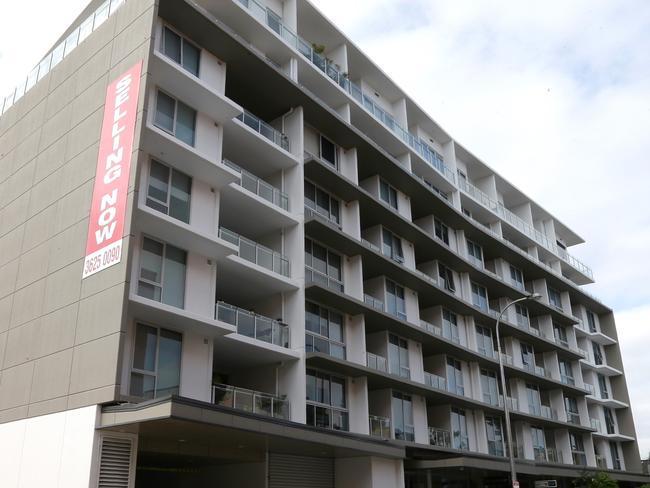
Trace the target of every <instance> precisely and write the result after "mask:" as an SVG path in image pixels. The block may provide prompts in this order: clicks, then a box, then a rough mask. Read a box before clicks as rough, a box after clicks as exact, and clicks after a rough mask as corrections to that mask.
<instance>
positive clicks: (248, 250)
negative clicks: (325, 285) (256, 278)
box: [219, 227, 290, 278]
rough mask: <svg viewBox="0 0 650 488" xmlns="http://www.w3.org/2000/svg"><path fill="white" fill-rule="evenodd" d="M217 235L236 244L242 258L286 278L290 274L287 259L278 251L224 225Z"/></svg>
mask: <svg viewBox="0 0 650 488" xmlns="http://www.w3.org/2000/svg"><path fill="white" fill-rule="evenodd" d="M219 237H220V238H221V239H223V240H224V241H228V242H230V243H232V244H234V245H235V246H237V247H238V248H239V253H238V255H239V257H241V258H242V259H245V260H246V261H250V262H251V263H253V264H257V265H258V266H261V267H263V268H266V269H268V270H269V271H273V272H274V273H278V274H281V275H282V276H286V277H287V278H288V277H289V276H290V270H289V259H288V258H287V257H285V256H283V255H282V254H280V253H279V252H277V251H274V250H273V249H269V248H268V247H266V246H263V245H261V244H259V243H257V242H255V241H251V240H250V239H247V238H246V237H243V236H241V235H239V234H237V233H236V232H233V231H231V230H229V229H226V228H224V227H220V228H219Z"/></svg>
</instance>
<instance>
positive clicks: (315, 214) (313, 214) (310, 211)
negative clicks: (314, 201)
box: [305, 205, 341, 229]
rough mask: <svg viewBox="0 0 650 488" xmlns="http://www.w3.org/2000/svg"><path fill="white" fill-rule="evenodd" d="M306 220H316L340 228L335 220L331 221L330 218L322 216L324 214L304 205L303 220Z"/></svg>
mask: <svg viewBox="0 0 650 488" xmlns="http://www.w3.org/2000/svg"><path fill="white" fill-rule="evenodd" d="M307 218H316V219H319V220H322V221H324V222H325V223H327V224H328V225H334V226H336V227H338V228H339V229H340V228H341V224H339V223H338V222H337V221H336V220H334V219H332V218H331V217H330V216H328V215H324V214H322V213H320V212H317V211H316V210H314V209H313V208H311V207H308V206H307V205H305V219H307Z"/></svg>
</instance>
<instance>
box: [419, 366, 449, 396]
mask: <svg viewBox="0 0 650 488" xmlns="http://www.w3.org/2000/svg"><path fill="white" fill-rule="evenodd" d="M424 384H425V385H427V386H430V387H431V388H435V389H436V390H442V391H447V380H446V379H445V378H443V377H442V376H438V375H436V374H433V373H428V372H426V371H425V372H424ZM452 393H455V392H452Z"/></svg>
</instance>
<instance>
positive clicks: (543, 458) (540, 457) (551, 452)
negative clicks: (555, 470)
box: [533, 447, 563, 464]
mask: <svg viewBox="0 0 650 488" xmlns="http://www.w3.org/2000/svg"><path fill="white" fill-rule="evenodd" d="M533 451H534V455H535V461H537V462H541V463H553V464H562V463H563V461H562V452H561V451H558V450H557V449H555V448H552V447H546V448H543V447H535V448H533Z"/></svg>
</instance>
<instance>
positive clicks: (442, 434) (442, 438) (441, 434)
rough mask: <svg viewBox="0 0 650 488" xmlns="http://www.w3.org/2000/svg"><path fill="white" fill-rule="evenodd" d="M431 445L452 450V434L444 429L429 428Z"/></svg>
mask: <svg viewBox="0 0 650 488" xmlns="http://www.w3.org/2000/svg"><path fill="white" fill-rule="evenodd" d="M429 444H431V445H432V446H437V447H446V448H447V449H451V432H449V431H448V430H444V429H436V428H435V427H429Z"/></svg>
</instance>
